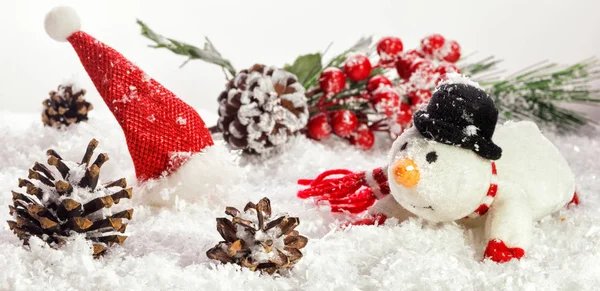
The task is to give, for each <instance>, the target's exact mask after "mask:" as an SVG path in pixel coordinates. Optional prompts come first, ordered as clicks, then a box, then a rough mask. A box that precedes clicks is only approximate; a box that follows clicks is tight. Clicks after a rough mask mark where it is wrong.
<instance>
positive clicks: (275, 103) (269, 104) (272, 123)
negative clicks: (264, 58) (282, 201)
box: [217, 64, 308, 154]
mask: <svg viewBox="0 0 600 291" xmlns="http://www.w3.org/2000/svg"><path fill="white" fill-rule="evenodd" d="M218 101H219V116H220V117H219V121H218V123H217V128H218V130H219V131H221V132H222V133H223V138H224V139H225V141H226V142H227V143H228V144H229V146H230V147H231V148H233V149H243V150H244V152H246V153H251V154H264V153H267V152H269V151H270V150H272V149H274V148H276V147H278V146H282V145H284V144H285V143H286V142H287V141H288V139H289V136H290V135H295V134H296V133H297V132H298V131H299V130H301V129H302V128H304V127H305V126H306V123H307V122H308V106H307V100H306V95H305V91H304V87H302V84H300V83H298V78H297V77H296V76H295V75H294V74H292V73H290V72H287V71H285V70H282V69H277V68H273V67H266V66H264V65H258V64H257V65H254V66H252V68H250V69H249V70H243V71H240V72H239V73H238V74H237V75H236V76H235V78H233V79H232V80H230V81H229V82H228V83H227V87H226V90H225V91H223V92H222V93H221V95H220V96H219V99H218Z"/></svg>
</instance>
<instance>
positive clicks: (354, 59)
mask: <svg viewBox="0 0 600 291" xmlns="http://www.w3.org/2000/svg"><path fill="white" fill-rule="evenodd" d="M372 68H373V67H372V66H371V62H370V61H369V58H367V56H365V55H362V54H359V55H353V56H350V57H348V58H347V59H346V62H345V63H344V72H346V75H348V78H349V79H350V80H352V81H354V82H358V81H362V80H364V79H366V78H368V77H369V75H371V70H372Z"/></svg>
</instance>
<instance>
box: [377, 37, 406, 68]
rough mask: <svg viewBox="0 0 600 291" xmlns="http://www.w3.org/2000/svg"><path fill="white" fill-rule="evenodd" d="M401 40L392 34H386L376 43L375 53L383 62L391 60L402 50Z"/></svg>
mask: <svg viewBox="0 0 600 291" xmlns="http://www.w3.org/2000/svg"><path fill="white" fill-rule="evenodd" d="M402 48H403V45H402V41H401V40H400V39H399V38H397V37H393V36H386V37H384V38H382V39H380V40H379V42H378V43H377V54H379V58H381V60H382V61H384V62H390V61H393V60H394V59H395V58H396V57H397V56H398V55H399V54H400V53H401V52H402Z"/></svg>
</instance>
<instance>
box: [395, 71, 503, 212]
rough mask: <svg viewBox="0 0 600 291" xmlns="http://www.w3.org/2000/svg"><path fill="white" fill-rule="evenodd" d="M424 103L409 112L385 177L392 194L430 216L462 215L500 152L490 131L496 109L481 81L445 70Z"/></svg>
mask: <svg viewBox="0 0 600 291" xmlns="http://www.w3.org/2000/svg"><path fill="white" fill-rule="evenodd" d="M447 77H448V80H447V81H445V82H442V83H441V84H440V85H439V86H438V87H437V88H436V91H435V92H434V93H433V96H432V97H431V99H430V101H429V103H428V104H427V107H426V108H425V109H424V110H420V111H417V112H416V113H415V114H414V116H413V123H414V127H413V128H412V129H409V130H407V131H406V132H405V133H403V134H402V135H401V136H400V137H399V138H398V139H397V140H396V141H395V143H394V146H393V147H392V151H391V153H390V164H389V166H388V179H389V184H390V190H391V193H392V195H393V196H394V198H396V200H397V201H398V202H399V203H400V204H401V205H402V206H404V207H405V208H406V209H408V210H409V211H412V212H413V213H414V214H416V215H418V216H421V217H423V218H425V219H428V220H432V221H451V220H457V219H460V218H463V217H465V216H467V215H469V214H471V213H472V212H473V211H475V210H476V209H477V208H478V206H479V205H480V204H481V203H482V201H483V200H484V198H485V196H486V195H487V190H488V189H489V187H490V180H491V176H492V170H491V168H492V165H491V162H490V160H497V159H499V158H500V157H501V156H502V149H501V148H500V147H499V146H498V145H496V144H495V143H494V142H493V140H492V136H493V134H494V130H495V129H496V123H497V121H498V109H497V108H496V106H495V104H494V100H493V99H492V98H490V97H489V96H488V95H487V94H486V93H485V91H484V90H483V89H482V88H480V87H479V85H478V84H477V83H475V82H473V81H470V80H469V79H468V78H465V77H463V76H461V75H458V74H448V76H447Z"/></svg>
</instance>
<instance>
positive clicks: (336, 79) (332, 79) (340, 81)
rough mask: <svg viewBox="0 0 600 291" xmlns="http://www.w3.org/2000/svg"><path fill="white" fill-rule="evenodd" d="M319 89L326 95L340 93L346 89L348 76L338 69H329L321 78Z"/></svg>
mask: <svg viewBox="0 0 600 291" xmlns="http://www.w3.org/2000/svg"><path fill="white" fill-rule="evenodd" d="M319 87H321V90H323V92H325V93H326V94H331V95H335V94H337V93H340V92H342V90H344V87H346V75H344V72H342V70H340V69H338V68H327V69H325V70H323V72H322V73H321V76H320V77H319Z"/></svg>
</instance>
